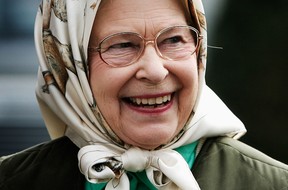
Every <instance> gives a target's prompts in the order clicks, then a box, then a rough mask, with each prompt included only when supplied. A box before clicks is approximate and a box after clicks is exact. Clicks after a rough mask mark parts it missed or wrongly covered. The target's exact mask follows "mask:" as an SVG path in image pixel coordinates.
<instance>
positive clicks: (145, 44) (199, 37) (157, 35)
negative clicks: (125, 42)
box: [88, 25, 204, 67]
mask: <svg viewBox="0 0 288 190" xmlns="http://www.w3.org/2000/svg"><path fill="white" fill-rule="evenodd" d="M177 27H179V28H181V27H185V28H189V29H191V30H192V31H194V32H195V33H196V40H197V41H196V42H197V43H196V45H195V50H194V51H193V52H192V53H191V54H190V55H193V54H194V53H195V52H196V51H197V49H198V47H199V44H200V41H201V40H202V39H203V37H204V36H203V35H201V34H200V32H199V30H197V29H196V28H195V27H193V26H190V25H175V26H170V27H166V28H163V29H162V30H160V31H159V32H158V33H157V34H156V36H155V37H154V39H146V38H144V37H143V36H142V35H141V34H139V33H136V32H117V33H114V34H110V35H108V36H106V37H105V38H103V39H102V40H101V41H100V42H99V45H98V46H97V47H91V46H89V47H88V51H91V52H98V53H99V55H100V58H101V60H102V61H103V62H104V63H106V64H107V65H109V66H111V67H126V66H129V65H132V64H134V63H135V62H137V60H138V59H139V58H140V57H141V56H142V55H143V53H144V50H145V48H146V46H147V45H148V44H150V43H151V44H153V46H154V48H155V50H156V53H157V55H158V56H159V57H161V58H163V59H165V60H170V61H179V60H184V58H180V59H171V58H169V57H166V56H164V55H162V53H161V51H160V50H159V48H158V45H157V39H158V37H159V36H160V35H161V34H163V33H164V32H166V31H167V30H170V29H171V28H177ZM121 34H133V35H136V36H138V37H139V38H140V39H141V40H142V42H143V44H144V45H143V48H142V49H141V52H140V53H139V55H138V56H137V57H136V58H135V59H132V60H131V61H130V62H128V63H127V64H123V65H119V66H117V65H114V64H109V63H107V62H106V61H105V60H104V59H103V57H102V53H101V45H102V43H103V42H104V41H105V40H107V39H109V38H111V37H113V36H117V35H121Z"/></svg>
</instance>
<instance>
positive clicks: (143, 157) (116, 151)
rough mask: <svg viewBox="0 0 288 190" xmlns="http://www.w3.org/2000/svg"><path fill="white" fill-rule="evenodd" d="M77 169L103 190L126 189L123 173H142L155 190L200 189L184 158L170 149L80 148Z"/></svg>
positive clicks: (126, 179) (103, 146)
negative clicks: (104, 186) (102, 185)
mask: <svg viewBox="0 0 288 190" xmlns="http://www.w3.org/2000/svg"><path fill="white" fill-rule="evenodd" d="M78 160H79V168H80V171H81V172H82V173H83V174H84V175H85V177H86V179H87V180H88V181H89V182H91V183H103V182H108V183H107V185H106V189H107V190H108V189H115V190H116V189H117V190H120V189H121V190H123V189H124V190H126V189H129V187H130V186H129V184H130V182H129V179H128V176H127V174H126V171H129V172H140V171H143V170H145V172H146V175H147V177H148V179H149V180H150V182H151V183H152V184H153V185H154V187H155V188H157V189H161V190H162V189H163V190H167V189H184V190H200V188H199V186H198V184H197V182H196V180H195V178H194V176H193V175H192V172H191V171H190V168H189V166H188V164H187V163H186V161H185V160H184V158H183V157H182V156H181V155H180V154H179V153H178V152H176V151H174V150H171V149H161V150H156V151H147V150H142V149H140V148H137V147H131V148H130V149H128V150H125V149H121V148H119V147H117V146H112V145H109V146H108V145H106V146H105V145H104V144H96V145H88V146H85V147H83V148H81V149H80V151H79V153H78Z"/></svg>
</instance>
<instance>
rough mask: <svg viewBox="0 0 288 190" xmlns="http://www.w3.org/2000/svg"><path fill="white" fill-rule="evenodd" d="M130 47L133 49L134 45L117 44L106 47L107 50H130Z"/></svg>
mask: <svg viewBox="0 0 288 190" xmlns="http://www.w3.org/2000/svg"><path fill="white" fill-rule="evenodd" d="M130 47H135V45H134V44H132V43H131V42H122V43H117V44H114V45H111V46H109V47H108V49H113V48H114V49H117V48H118V49H121V48H130Z"/></svg>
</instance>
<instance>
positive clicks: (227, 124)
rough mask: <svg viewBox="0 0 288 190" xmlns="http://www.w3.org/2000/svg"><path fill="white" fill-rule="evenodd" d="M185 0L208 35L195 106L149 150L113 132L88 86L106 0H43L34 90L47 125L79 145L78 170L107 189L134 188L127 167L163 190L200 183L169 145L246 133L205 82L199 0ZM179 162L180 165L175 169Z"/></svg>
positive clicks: (37, 23) (200, 54)
mask: <svg viewBox="0 0 288 190" xmlns="http://www.w3.org/2000/svg"><path fill="white" fill-rule="evenodd" d="M183 1H185V4H186V6H187V10H189V14H190V15H191V18H192V20H193V21H194V23H195V24H196V27H197V29H198V30H199V31H200V33H201V35H203V40H201V43H200V47H199V51H198V52H197V55H198V68H199V69H198V74H199V76H198V77H199V89H198V94H197V100H196V105H195V106H194V108H193V112H192V113H191V116H190V118H189V120H188V121H187V123H186V124H185V126H184V127H183V130H182V131H181V133H180V134H179V135H177V136H176V137H175V139H173V141H171V142H170V143H168V144H167V145H165V146H163V147H162V148H161V149H159V150H155V151H151V152H149V151H145V150H140V149H138V148H134V147H129V146H127V145H125V144H124V143H123V142H122V141H121V139H119V138H118V137H117V136H116V135H115V134H114V132H113V131H112V130H111V128H110V126H109V125H107V122H106V121H105V120H104V118H103V116H102V114H101V112H100V110H99V109H98V107H97V104H96V102H95V100H94V97H93V95H92V92H91V89H90V86H89V81H88V76H89V69H88V65H87V64H88V62H87V47H88V43H89V37H90V32H91V29H92V26H93V21H94V18H95V15H96V12H97V9H98V7H99V4H100V2H101V0H81V1H80V0H43V2H42V4H41V6H40V8H39V11H38V13H37V17H36V21H35V46H36V51H37V55H38V58H39V73H38V82H37V86H36V96H37V100H38V103H39V106H40V110H41V112H42V115H43V118H44V121H45V124H46V127H47V129H48V132H49V134H50V136H51V138H52V139H54V138H57V137H60V136H63V135H66V136H68V137H69V138H70V139H71V140H72V141H73V142H74V143H75V144H76V145H77V146H78V147H79V148H81V150H80V151H79V154H78V157H79V168H80V170H81V172H82V173H83V174H84V175H85V176H86V178H87V179H88V180H90V181H92V182H101V181H109V182H108V185H107V189H109V188H112V187H113V188H114V187H115V188H116V189H117V188H118V189H121V188H122V185H123V186H124V187H123V188H124V189H125V188H129V180H128V177H127V175H126V173H125V171H141V170H145V171H146V173H147V176H148V178H149V180H150V181H151V182H152V183H153V184H154V185H155V187H157V188H159V189H177V188H181V189H193V188H194V189H199V187H198V185H197V182H196V181H195V179H194V177H193V175H192V173H191V172H190V170H189V167H188V166H187V163H186V162H185V160H184V159H183V158H182V156H181V155H179V154H178V153H176V152H175V151H173V150H172V149H175V148H178V147H181V146H184V145H187V144H189V143H192V142H195V141H197V140H199V139H200V138H203V137H211V136H219V135H222V136H223V135H226V136H231V137H234V138H239V137H240V136H241V135H243V134H244V133H245V132H246V130H245V127H244V125H243V124H242V122H241V121H240V120H239V119H238V118H237V117H236V116H235V115H234V114H233V113H232V112H231V111H230V110H229V109H228V108H227V107H226V106H225V104H224V103H223V102H222V101H221V100H220V99H219V98H218V97H217V95H216V94H215V93H214V92H213V91H212V90H211V89H209V87H207V85H206V83H205V69H206V57H207V33H206V20H205V14H204V9H203V6H202V2H201V0H183ZM138 154H139V155H142V156H139V155H138ZM164 155H165V156H164ZM179 167H180V168H181V172H177V171H179ZM103 168H104V169H103ZM102 169H103V170H102ZM98 170H99V171H100V172H97V171H98ZM182 170H183V171H182ZM100 174H101V175H100ZM176 174H177V175H176ZM186 184H188V185H186ZM174 187H175V188H174ZM176 187H177V188H176ZM113 188H112V189H113Z"/></svg>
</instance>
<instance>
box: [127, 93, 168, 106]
mask: <svg viewBox="0 0 288 190" xmlns="http://www.w3.org/2000/svg"><path fill="white" fill-rule="evenodd" d="M130 100H131V101H132V102H133V103H135V104H137V105H140V104H142V105H154V104H163V103H165V102H167V101H170V100H171V94H170V95H166V96H161V97H157V98H130Z"/></svg>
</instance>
